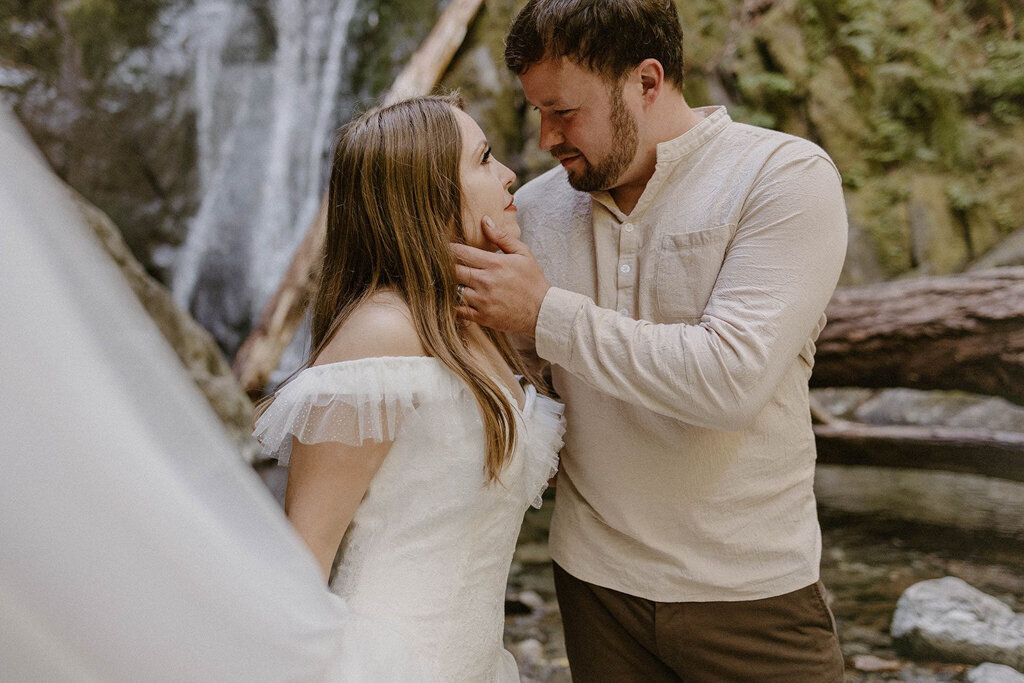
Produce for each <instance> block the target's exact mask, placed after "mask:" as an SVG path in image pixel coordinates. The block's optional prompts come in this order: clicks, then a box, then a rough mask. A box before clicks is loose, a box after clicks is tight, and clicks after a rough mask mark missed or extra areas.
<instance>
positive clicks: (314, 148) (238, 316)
mask: <svg viewBox="0 0 1024 683" xmlns="http://www.w3.org/2000/svg"><path fill="white" fill-rule="evenodd" d="M355 9H356V0H265V1H264V3H262V4H261V3H252V2H242V0H200V1H199V2H197V4H196V8H195V11H194V14H193V31H192V42H193V45H192V52H193V54H194V55H195V77H194V79H193V83H194V85H193V99H194V104H195V111H196V133H197V153H198V161H197V163H198V169H199V182H200V200H199V209H198V211H197V212H196V214H195V216H194V217H193V219H192V220H191V223H190V225H189V230H188V236H187V238H186V240H185V242H184V244H183V245H182V247H181V248H180V250H179V252H178V254H177V261H176V266H175V276H174V283H173V291H174V296H175V298H176V300H177V301H178V302H179V303H180V304H181V305H182V306H184V307H186V308H188V309H190V310H191V311H192V313H193V315H194V316H195V317H196V319H197V320H199V322H200V323H202V324H203V325H204V326H205V327H206V328H207V329H209V330H210V331H211V332H212V333H213V334H214V336H215V337H217V339H218V340H219V341H220V342H221V344H223V345H224V346H225V347H227V348H228V349H229V351H233V350H234V349H235V348H237V346H238V344H240V343H241V341H242V335H244V334H245V333H246V332H247V330H248V329H249V327H250V326H251V322H252V320H253V319H254V318H255V317H256V316H257V315H258V314H259V311H260V310H261V309H262V307H263V306H264V305H265V304H266V302H267V301H268V300H269V298H270V297H271V296H272V295H273V292H274V290H275V289H276V287H277V284H278V282H279V281H280V278H281V276H282V275H283V274H284V272H285V270H286V269H287V267H288V264H289V262H290V260H291V256H292V254H293V253H294V251H295V249H296V247H297V246H298V244H299V243H300V242H301V241H302V238H303V236H304V235H305V233H306V230H307V229H308V227H309V225H310V223H311V222H312V221H313V219H314V218H315V216H316V213H317V209H318V207H319V203H320V196H321V193H322V191H323V184H324V179H325V169H326V165H327V158H326V155H327V153H328V152H329V147H330V143H331V131H332V129H333V128H334V127H335V126H336V125H338V123H339V122H340V121H339V112H340V110H342V109H343V108H344V107H343V106H342V104H343V103H342V102H340V100H341V99H342V98H344V97H345V96H346V95H348V92H347V89H346V88H344V87H343V85H342V79H343V77H344V73H343V71H344V53H345V45H346V39H347V35H348V29H349V24H350V23H351V20H352V17H353V15H354V13H355Z"/></svg>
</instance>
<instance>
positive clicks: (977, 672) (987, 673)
mask: <svg viewBox="0 0 1024 683" xmlns="http://www.w3.org/2000/svg"><path fill="white" fill-rule="evenodd" d="M964 681H966V683H1024V674H1022V673H1021V672H1019V671H1017V670H1016V669H1013V668H1010V667H1008V666H1006V665H1004V664H993V663H991V662H986V663H985V664H981V665H980V666H976V667H974V668H973V669H971V670H970V671H968V672H967V675H966V676H965V677H964Z"/></svg>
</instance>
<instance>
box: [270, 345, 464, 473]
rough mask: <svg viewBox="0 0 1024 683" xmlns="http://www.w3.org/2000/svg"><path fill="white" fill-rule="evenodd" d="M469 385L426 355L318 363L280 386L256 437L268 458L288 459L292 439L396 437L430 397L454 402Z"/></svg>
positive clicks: (351, 440) (358, 440) (348, 440)
mask: <svg viewBox="0 0 1024 683" xmlns="http://www.w3.org/2000/svg"><path fill="white" fill-rule="evenodd" d="M463 387H464V385H463V384H462V383H461V382H460V381H459V380H458V378H456V377H455V375H453V374H452V373H451V372H450V371H449V370H448V369H447V368H445V367H444V366H443V365H442V364H441V363H440V362H439V361H438V360H437V359H435V358H430V357H426V356H410V357H383V358H363V359H359V360H354V361H345V362H341V363H330V364H326V365H316V366H313V367H310V368H307V369H305V370H303V371H302V372H300V373H299V374H298V375H296V377H295V378H294V379H293V380H292V381H291V382H289V383H288V384H286V385H285V386H284V387H282V388H281V389H279V390H278V392H277V395H276V396H275V398H274V402H273V403H271V404H270V407H269V408H267V410H266V411H265V412H264V413H263V414H262V415H261V416H260V418H259V419H258V420H257V421H256V427H255V429H254V431H253V436H255V437H256V439H257V440H258V441H259V442H260V444H261V445H262V452H263V455H264V456H265V457H269V458H276V459H277V460H278V461H279V462H280V464H282V465H284V464H287V462H288V460H289V458H290V457H291V450H292V438H293V437H294V438H296V439H298V440H299V441H300V442H302V443H304V444H314V443H321V442H325V441H331V442H337V443H343V444H348V445H351V446H359V445H362V444H364V443H366V442H367V441H369V442H373V443H381V442H385V441H393V440H394V439H395V437H396V435H397V434H398V433H399V431H400V429H401V426H402V423H403V421H404V420H405V419H407V418H408V416H409V415H410V414H411V413H412V412H414V411H415V410H416V409H418V408H420V407H421V406H422V405H424V403H426V402H433V401H448V402H449V403H452V402H454V401H455V400H457V399H458V398H459V396H460V395H461V392H462V391H464V388H463Z"/></svg>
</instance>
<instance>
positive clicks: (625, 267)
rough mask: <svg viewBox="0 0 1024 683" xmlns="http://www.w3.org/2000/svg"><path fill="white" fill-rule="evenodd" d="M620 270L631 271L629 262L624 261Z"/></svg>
mask: <svg viewBox="0 0 1024 683" xmlns="http://www.w3.org/2000/svg"><path fill="white" fill-rule="evenodd" d="M619 270H621V271H622V272H623V273H628V272H629V271H630V268H629V264H628V263H623V264H622V265H621V266H619Z"/></svg>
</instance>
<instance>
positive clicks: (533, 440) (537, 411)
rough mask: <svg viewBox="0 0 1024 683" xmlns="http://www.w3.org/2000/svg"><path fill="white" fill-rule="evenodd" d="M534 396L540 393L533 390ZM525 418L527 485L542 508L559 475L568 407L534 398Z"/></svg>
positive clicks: (530, 497)
mask: <svg viewBox="0 0 1024 683" xmlns="http://www.w3.org/2000/svg"><path fill="white" fill-rule="evenodd" d="M530 389H531V393H533V392H535V391H536V390H535V389H533V387H530ZM530 399H531V405H530V409H529V410H528V411H527V413H526V415H525V416H524V417H525V421H526V429H527V432H526V439H527V441H526V447H527V449H528V452H527V454H526V455H527V460H526V471H525V472H524V475H525V476H524V478H523V481H524V483H525V487H526V489H525V491H526V497H527V500H528V501H529V502H530V504H531V505H532V506H533V507H535V508H539V507H540V506H541V503H542V502H543V496H544V491H545V490H546V489H547V487H548V480H549V479H551V477H553V476H555V474H556V473H557V472H558V452H559V451H560V450H562V445H563V441H562V435H563V434H565V418H564V417H562V413H563V412H564V411H565V406H564V405H563V404H561V403H559V402H558V401H555V400H553V399H550V398H548V397H547V396H541V395H540V394H534V395H533V396H531V397H530Z"/></svg>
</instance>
